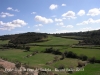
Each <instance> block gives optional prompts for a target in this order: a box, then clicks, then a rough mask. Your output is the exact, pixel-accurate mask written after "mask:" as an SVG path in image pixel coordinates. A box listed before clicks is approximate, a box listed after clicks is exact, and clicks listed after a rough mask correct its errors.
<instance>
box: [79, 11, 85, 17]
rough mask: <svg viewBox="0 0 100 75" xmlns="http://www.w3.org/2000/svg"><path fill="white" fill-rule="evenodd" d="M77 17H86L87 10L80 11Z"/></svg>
mask: <svg viewBox="0 0 100 75" xmlns="http://www.w3.org/2000/svg"><path fill="white" fill-rule="evenodd" d="M77 15H79V16H83V15H85V10H80V11H79V12H78V13H77Z"/></svg>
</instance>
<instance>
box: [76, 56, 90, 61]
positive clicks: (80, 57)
mask: <svg viewBox="0 0 100 75" xmlns="http://www.w3.org/2000/svg"><path fill="white" fill-rule="evenodd" d="M78 58H79V59H81V60H83V61H85V60H87V59H88V57H87V56H86V55H80V56H79V57H78Z"/></svg>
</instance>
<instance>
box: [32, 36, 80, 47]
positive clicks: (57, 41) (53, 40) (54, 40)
mask: <svg viewBox="0 0 100 75" xmlns="http://www.w3.org/2000/svg"><path fill="white" fill-rule="evenodd" d="M76 43H78V40H74V39H66V38H61V37H54V36H49V41H46V42H39V43H31V44H39V45H72V44H76Z"/></svg>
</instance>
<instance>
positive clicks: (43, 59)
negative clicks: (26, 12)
mask: <svg viewBox="0 0 100 75" xmlns="http://www.w3.org/2000/svg"><path fill="white" fill-rule="evenodd" d="M78 41H79V40H75V39H69V38H61V37H54V36H51V35H50V36H49V38H48V41H45V42H38V43H29V44H27V45H29V46H30V51H28V52H25V50H24V49H14V48H10V49H0V57H1V58H6V59H7V60H8V61H11V62H15V61H20V62H22V63H27V64H29V65H30V66H32V67H43V68H50V69H55V68H58V67H59V66H61V65H64V67H65V68H68V67H71V66H72V67H76V66H77V65H78V61H79V59H73V58H65V59H64V60H60V61H57V62H54V63H52V64H50V65H46V63H47V62H48V61H52V60H53V59H54V57H55V56H57V57H59V58H60V57H61V56H60V55H54V54H49V53H42V51H44V50H45V49H46V48H49V47H51V46H46V45H55V46H54V47H53V48H55V49H59V50H60V51H61V52H65V51H72V52H74V53H76V54H77V55H82V54H83V55H86V56H88V57H89V58H90V57H95V58H96V59H98V60H100V50H99V49H89V48H72V45H73V44H77V43H78ZM7 43H8V40H5V41H2V40H0V44H7ZM32 44H38V45H44V46H32ZM56 45H64V46H56ZM67 45H69V46H67ZM33 51H38V52H39V53H37V54H36V55H33V56H31V57H28V58H27V57H26V56H27V55H30V54H31V53H32V52H33ZM55 73H57V72H55ZM58 73H59V74H60V75H66V72H58ZM99 74H100V64H97V63H95V64H87V65H86V66H85V67H84V71H82V72H81V71H79V72H75V73H73V74H71V75H99Z"/></svg>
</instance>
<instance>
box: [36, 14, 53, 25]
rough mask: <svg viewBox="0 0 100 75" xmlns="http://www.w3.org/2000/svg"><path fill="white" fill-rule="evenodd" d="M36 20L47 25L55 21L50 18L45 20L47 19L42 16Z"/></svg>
mask: <svg viewBox="0 0 100 75" xmlns="http://www.w3.org/2000/svg"><path fill="white" fill-rule="evenodd" d="M35 20H37V21H39V22H42V23H45V24H48V23H53V20H52V19H50V18H45V17H42V16H39V15H37V16H35Z"/></svg>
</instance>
